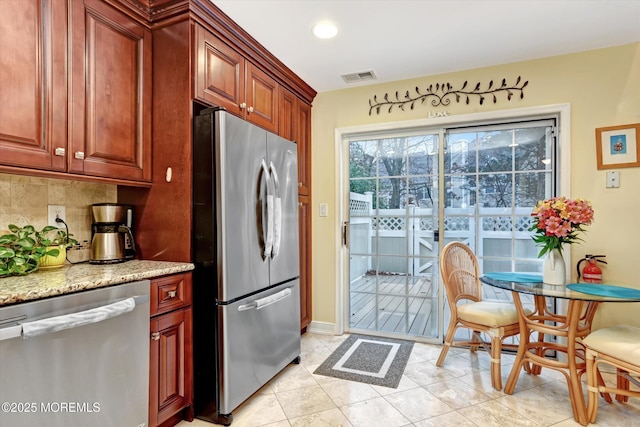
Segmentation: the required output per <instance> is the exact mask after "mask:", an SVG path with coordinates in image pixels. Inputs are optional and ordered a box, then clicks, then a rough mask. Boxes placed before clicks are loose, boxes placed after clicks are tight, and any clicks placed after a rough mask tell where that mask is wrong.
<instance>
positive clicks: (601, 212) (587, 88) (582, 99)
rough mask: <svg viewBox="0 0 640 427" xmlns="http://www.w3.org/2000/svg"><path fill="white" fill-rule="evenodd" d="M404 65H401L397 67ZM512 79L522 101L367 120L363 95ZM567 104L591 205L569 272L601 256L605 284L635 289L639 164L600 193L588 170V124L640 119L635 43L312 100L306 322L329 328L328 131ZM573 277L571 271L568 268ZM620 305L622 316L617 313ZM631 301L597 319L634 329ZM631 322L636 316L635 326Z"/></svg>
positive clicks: (331, 181) (579, 193)
mask: <svg viewBox="0 0 640 427" xmlns="http://www.w3.org/2000/svg"><path fill="white" fill-rule="evenodd" d="M398 66H402V64H398ZM517 76H522V79H523V80H528V81H529V85H528V87H527V88H526V89H525V96H524V99H523V100H520V99H519V98H516V97H514V98H513V99H512V100H511V101H507V100H506V96H504V95H498V102H497V104H493V103H491V102H488V103H485V104H484V105H482V106H481V105H479V104H478V101H477V99H472V100H471V102H470V104H469V105H466V104H464V103H461V104H456V103H455V102H453V103H452V104H451V105H449V106H447V107H432V106H431V105H430V104H427V103H425V104H423V105H416V107H415V109H414V110H413V111H411V110H409V109H406V110H405V111H400V110H398V109H394V111H393V112H392V113H387V112H386V111H381V112H380V114H379V115H376V114H375V112H374V113H373V114H372V115H371V116H369V99H371V98H373V96H374V95H377V96H378V98H381V96H383V95H384V94H385V93H387V92H389V93H395V91H399V92H400V93H404V92H405V91H407V90H409V91H413V90H414V88H415V87H416V86H419V87H421V88H424V87H426V86H428V85H429V84H432V83H433V84H435V83H438V82H439V83H446V82H449V83H451V84H452V85H453V86H454V87H460V86H461V85H462V83H463V82H464V81H465V80H468V81H469V84H470V85H473V84H475V83H477V82H481V83H482V85H483V88H484V87H486V84H487V83H488V82H489V80H493V81H494V82H496V81H497V82H499V81H501V79H502V78H506V79H507V82H508V83H513V82H514V81H515V79H516V78H517ZM564 103H569V104H570V105H571V194H570V196H572V197H582V198H586V199H589V200H591V202H592V203H593V206H594V209H595V215H596V216H595V222H594V224H592V225H591V226H589V227H588V231H587V233H586V234H585V235H584V239H585V242H584V243H583V244H582V245H574V246H573V248H572V255H571V256H572V259H571V263H570V265H571V267H572V272H573V271H574V270H575V263H576V262H577V260H579V259H581V258H583V256H584V255H585V254H586V253H598V254H606V255H607V261H608V262H609V264H608V266H606V269H605V271H604V275H605V280H606V281H608V282H619V283H626V284H629V285H632V286H635V287H638V288H640V276H639V275H638V274H637V264H638V251H637V249H636V247H637V246H638V242H640V226H639V225H638V222H639V221H640V220H639V218H640V168H626V169H624V168H623V169H619V171H620V181H621V185H620V188H618V189H606V188H605V171H601V170H597V169H596V153H595V128H598V127H604V126H615V125H622V124H630V123H639V122H640V43H634V44H630V45H625V46H620V47H614V48H608V49H600V50H594V51H589V52H583V53H578V54H570V55H563V56H556V57H550V58H544V59H539V60H534V61H525V62H518V63H512V64H504V65H497V66H494V67H487V68H481V69H475V70H467V71H462V72H457V73H450V74H445V75H438V76H427V77H422V78H418V79H412V80H406V81H397V82H392V83H384V84H379V85H370V86H360V87H355V88H352V89H345V90H339V91H332V92H325V93H320V94H318V96H317V98H316V100H315V101H314V104H313V128H312V130H313V139H312V140H313V151H312V171H313V181H312V185H313V201H312V203H313V206H312V213H313V226H312V231H313V273H312V274H313V279H312V280H313V320H314V321H315V322H326V323H330V324H331V323H334V322H335V304H336V295H335V289H336V269H337V266H336V259H337V258H336V248H337V246H338V239H339V224H338V221H339V219H340V215H339V212H336V206H335V200H336V194H335V188H336V177H337V171H336V164H335V139H334V138H335V137H334V132H335V129H336V128H342V127H347V126H358V125H366V124H377V123H384V122H401V121H406V120H415V119H421V118H425V117H427V116H428V114H429V113H432V114H434V113H436V112H442V111H448V112H449V113H450V114H451V115H452V116H453V117H455V115H461V114H471V113H478V112H488V111H497V110H508V109H515V108H524V107H536V106H544V105H550V104H564ZM320 203H328V204H329V207H330V209H329V215H328V216H327V217H322V218H321V217H319V216H318V205H319V204H320ZM573 279H575V272H573ZM620 308H622V310H620ZM639 308H640V307H638V305H632V304H617V305H614V307H613V308H612V307H611V306H608V307H605V308H604V310H600V311H599V314H598V316H599V318H598V322H605V323H619V322H623V321H624V322H629V323H631V322H635V323H637V324H640V316H638V315H637V314H636V315H634V313H638V309H639ZM636 319H637V320H636Z"/></svg>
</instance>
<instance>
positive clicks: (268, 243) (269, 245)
mask: <svg viewBox="0 0 640 427" xmlns="http://www.w3.org/2000/svg"><path fill="white" fill-rule="evenodd" d="M261 166H262V171H263V173H264V178H265V182H266V183H267V226H266V229H265V228H264V227H263V231H262V232H263V238H264V261H266V260H267V259H269V257H270V256H271V251H272V250H273V195H272V194H269V192H270V191H269V181H271V178H270V174H269V168H268V167H267V162H266V161H265V160H264V159H262V164H261ZM263 226H264V224H263ZM265 234H266V235H265Z"/></svg>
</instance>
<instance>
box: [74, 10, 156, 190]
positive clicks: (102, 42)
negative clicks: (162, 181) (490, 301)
mask: <svg viewBox="0 0 640 427" xmlns="http://www.w3.org/2000/svg"><path fill="white" fill-rule="evenodd" d="M71 4H72V7H73V10H72V14H71V16H72V18H71V23H70V25H71V29H72V48H71V61H72V65H71V73H72V75H71V77H72V81H71V85H72V95H71V117H70V119H71V122H70V126H71V144H70V151H71V152H70V153H69V162H70V170H69V171H70V172H73V173H82V174H85V175H95V176H106V177H114V178H121V179H129V180H138V181H150V180H151V32H150V31H149V30H148V29H146V28H145V27H143V26H142V25H140V24H139V23H137V22H135V21H134V20H133V19H131V18H129V17H128V16H126V15H124V14H123V13H121V12H119V11H117V10H116V9H114V8H112V7H111V6H109V5H108V4H106V3H105V2H103V1H100V0H84V1H82V0H77V1H74V2H71Z"/></svg>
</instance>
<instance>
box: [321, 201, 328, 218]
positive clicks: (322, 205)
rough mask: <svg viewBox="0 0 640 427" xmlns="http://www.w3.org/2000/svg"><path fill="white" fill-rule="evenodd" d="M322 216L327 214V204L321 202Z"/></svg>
mask: <svg viewBox="0 0 640 427" xmlns="http://www.w3.org/2000/svg"><path fill="white" fill-rule="evenodd" d="M320 216H327V204H326V203H320Z"/></svg>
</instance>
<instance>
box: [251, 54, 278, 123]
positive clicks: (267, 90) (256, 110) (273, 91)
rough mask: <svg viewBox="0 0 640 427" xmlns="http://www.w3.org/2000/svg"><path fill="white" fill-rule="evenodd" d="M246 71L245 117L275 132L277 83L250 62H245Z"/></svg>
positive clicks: (276, 121)
mask: <svg viewBox="0 0 640 427" xmlns="http://www.w3.org/2000/svg"><path fill="white" fill-rule="evenodd" d="M246 72H247V74H246V96H247V100H246V104H247V115H246V118H247V120H248V121H250V122H252V123H255V124H257V125H258V126H262V127H263V128H265V129H267V130H269V131H271V132H276V131H277V130H278V101H279V98H278V89H279V85H278V84H277V83H276V81H275V80H273V79H272V78H271V77H269V76H268V75H267V74H266V73H265V72H263V71H262V70H260V69H259V68H258V67H256V66H254V65H253V64H251V63H250V62H247V68H246Z"/></svg>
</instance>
